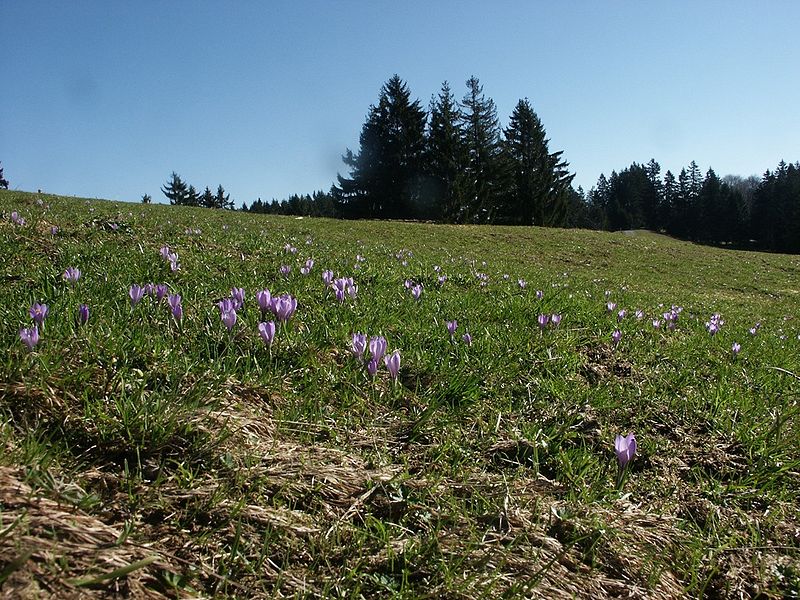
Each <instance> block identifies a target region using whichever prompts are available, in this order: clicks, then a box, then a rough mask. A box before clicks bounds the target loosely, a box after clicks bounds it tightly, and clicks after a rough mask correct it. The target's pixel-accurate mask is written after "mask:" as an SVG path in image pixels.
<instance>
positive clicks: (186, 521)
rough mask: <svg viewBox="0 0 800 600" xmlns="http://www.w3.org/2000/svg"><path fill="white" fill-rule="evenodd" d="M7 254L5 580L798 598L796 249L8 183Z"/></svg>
mask: <svg viewBox="0 0 800 600" xmlns="http://www.w3.org/2000/svg"><path fill="white" fill-rule="evenodd" d="M12 213H13V214H12ZM0 253H2V256H3V260H2V261H0V317H2V318H0V351H1V352H0V357H1V358H0V361H2V362H0V444H2V445H1V446H0V447H1V448H2V455H1V456H0V586H2V591H3V593H4V594H8V595H10V596H12V597H13V596H22V597H34V598H39V597H58V598H69V597H89V598H91V597H106V596H115V595H120V596H133V597H194V596H202V597H209V596H215V597H242V598H245V597H265V598H283V597H297V598H305V597H325V598H362V597H363V598H368V597H396V598H439V597H449V598H476V597H487V598H495V597H508V598H512V597H543V598H553V597H577V598H602V597H612V596H613V597H652V598H674V597H681V596H684V595H685V596H693V597H697V596H705V597H709V598H740V597H747V596H756V595H759V594H760V595H761V597H764V598H779V597H797V596H798V594H800V554H799V553H798V550H800V509H799V508H798V502H797V498H798V496H799V495H800V446H799V445H798V439H799V434H800V416H799V415H798V392H800V365H798V349H799V348H800V340H799V339H798V336H800V323H798V321H797V318H796V317H797V315H798V308H799V307H800V299H799V298H798V281H800V257H794V256H784V255H767V254H758V253H745V252H736V251H725V250H718V249H713V248H706V247H698V246H694V245H691V244H687V243H683V242H678V241H675V240H671V239H669V238H666V237H662V236H659V235H655V234H651V233H647V232H625V233H613V234H609V233H600V232H589V231H565V230H554V229H537V228H501V227H467V226H442V225H425V224H411V223H385V222H381V223H376V222H338V221H328V220H311V219H293V218H287V217H274V216H264V215H249V214H239V213H231V212H222V211H211V210H205V209H189V208H182V207H167V206H142V205H135V204H122V203H112V202H103V201H86V200H82V199H75V198H64V197H57V196H47V195H41V196H39V195H36V194H26V193H19V192H0ZM309 259H312V260H313V264H312V263H311V262H308V260H309ZM70 268H74V269H78V270H79V271H80V275H79V276H77V273H76V272H75V271H70V272H69V273H67V270H68V269H70ZM301 269H302V270H307V271H308V273H303V272H302V271H301ZM325 271H331V272H332V273H331V274H330V276H332V277H334V278H350V277H351V278H352V284H350V283H343V282H340V283H339V285H341V287H342V290H343V294H342V296H343V297H342V298H337V296H336V293H335V287H334V284H331V285H327V284H326V283H325V282H324V281H323V274H324V272H325ZM65 275H66V276H65ZM70 279H72V281H70ZM148 284H150V285H149V286H148ZM159 284H163V286H164V287H156V286H157V285H159ZM134 285H136V286H141V287H142V290H143V295H142V297H141V299H138V300H137V294H136V293H135V292H136V288H134V289H133V290H132V289H131V287H132V286H134ZM145 286H147V287H145ZM417 286H419V287H417ZM234 288H241V289H243V290H244V298H243V302H242V303H241V306H238V302H237V301H236V300H235V299H234V300H227V299H229V298H230V297H231V296H232V295H234V296H235V290H234V291H232V290H233V289H234ZM265 289H266V290H269V291H270V292H271V296H273V297H276V296H280V295H283V294H287V295H290V296H291V297H292V298H294V299H295V300H296V302H297V305H296V312H294V314H293V315H292V316H291V317H290V318H288V320H286V321H285V322H281V321H280V320H279V319H278V318H277V317H276V316H275V314H274V312H273V311H272V310H271V309H270V308H269V307H265V310H263V311H262V309H261V308H260V306H259V302H258V298H257V293H258V292H260V291H263V290H265ZM161 294H163V297H161V298H159V295H161ZM132 295H133V297H132ZM176 295H179V296H180V302H178V301H177V300H176ZM415 295H417V296H418V297H415ZM170 298H172V304H170V303H169V302H168V300H169V299H170ZM264 299H265V296H263V295H262V296H261V300H262V301H263V300H264ZM281 302H282V303H283V304H282V305H281V306H282V308H281V307H278V308H276V310H277V311H278V313H279V314H280V315H281V316H285V314H284V312H285V311H284V312H281V311H282V310H284V309H286V308H287V307H290V306H291V301H290V299H289V297H288V296H287V297H285V298H284V299H283V300H282V301H281ZM36 304H38V305H39V306H38V308H37V307H36V306H34V305H36ZM43 304H46V305H47V310H46V312H47V315H46V317H45V318H44V320H43V321H42V324H41V325H40V326H38V327H37V328H36V332H35V334H34V332H33V331H32V328H33V326H34V323H35V320H34V317H37V318H40V317H39V315H41V314H42V313H43V312H44V308H42V306H41V305H43ZM177 304H180V309H179V310H176V309H175V306H176V305H177ZM81 305H84V306H85V308H83V309H82V310H83V312H81V309H80V307H81ZM220 305H222V307H223V309H224V310H223V309H221V308H220ZM37 310H38V314H37ZM87 311H88V312H87ZM620 311H623V312H622V313H621V312H620ZM232 312H235V322H232V321H233V317H232V315H231V313H232ZM87 314H88V317H87ZM715 314H716V315H718V316H716V317H715V316H713V315H715ZM553 315H558V316H560V318H561V320H560V322H559V323H558V324H557V325H556V324H554V322H553V319H552V317H553ZM665 315H666V316H665ZM223 317H224V318H225V319H224V320H223ZM544 317H547V322H546V323H544V321H545V318H544ZM540 318H541V321H542V324H541V325H540ZM556 320H557V319H556ZM269 321H273V322H275V323H276V327H275V334H274V339H273V341H272V344H271V345H270V344H268V343H267V342H265V340H264V339H263V338H262V336H261V335H260V333H259V324H260V323H265V322H269ZM452 321H457V324H455V325H454V324H453V323H452ZM654 321H656V323H654ZM226 322H227V324H226ZM448 322H450V329H452V330H453V331H452V333H451V332H450V331H449V330H448ZM228 325H230V329H228ZM262 327H263V326H262ZM21 330H24V331H22V333H21ZM265 332H266V333H267V334H268V333H270V331H269V330H268V329H265ZM358 333H362V334H365V337H366V342H367V345H369V341H370V339H371V338H373V337H376V336H381V337H383V338H384V339H385V340H386V355H387V356H390V355H392V353H393V352H394V351H395V350H397V351H399V357H400V367H399V372H398V373H397V376H396V378H395V377H393V374H392V372H391V371H390V369H389V366H395V364H394V363H391V364H390V365H387V364H386V362H385V360H384V359H381V360H379V361H378V362H377V363H376V372H375V374H374V375H371V374H370V372H369V368H368V360H369V359H370V356H371V350H370V349H369V348H367V349H366V350H365V351H364V352H363V354H362V355H361V356H358V355H357V352H354V351H353V339H354V334H358ZM465 334H469V335H468V337H467V338H466V339H465V337H464V336H465ZM37 335H38V341H37V342H36V343H35V344H34V343H33V342H34V338H35V337H36V336H37ZM23 338H24V339H23ZM26 342H27V343H26ZM734 344H737V345H738V346H739V347H740V350H739V351H738V352H736V351H734V349H733V347H734ZM29 346H30V348H29ZM628 433H634V434H635V437H636V440H637V451H636V453H635V455H634V456H633V458H632V460H630V462H629V463H628V464H627V465H626V467H625V468H624V469H622V468H620V467H619V463H618V460H617V455H616V453H615V437H616V436H617V435H620V434H621V435H626V434H628Z"/></svg>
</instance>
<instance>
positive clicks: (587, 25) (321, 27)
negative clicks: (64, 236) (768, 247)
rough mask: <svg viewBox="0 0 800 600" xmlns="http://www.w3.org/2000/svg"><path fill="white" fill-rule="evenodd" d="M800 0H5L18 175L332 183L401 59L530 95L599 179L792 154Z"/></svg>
mask: <svg viewBox="0 0 800 600" xmlns="http://www.w3.org/2000/svg"><path fill="white" fill-rule="evenodd" d="M798 23H800V2H798V1H797V0H786V1H778V0H774V1H769V2H766V1H764V0H759V1H754V2H737V1H724V2H699V1H695V2H678V1H670V2H644V1H639V0H637V1H632V2H622V1H608V2H595V1H586V2H581V1H577V0H576V1H570V2H537V1H533V0H530V1H521V2H503V1H498V2H492V3H489V2H484V1H472V0H461V1H453V2H436V1H430V2H428V1H402V2H398V1H396V0H393V1H383V0H372V1H367V0H365V1H361V2H350V1H346V0H328V1H317V2H302V1H297V2H290V1H287V2H271V1H267V0H264V1H260V2H256V1H253V2H244V1H240V2H234V1H230V2H222V1H220V2H190V1H169V2H156V1H147V0H143V1H141V2H127V1H126V2H122V1H89V0H86V1H80V2H53V1H52V0H49V1H46V2H39V1H29V0H25V1H16V0H0V56H1V57H2V62H1V63H0V64H2V69H0V77H2V91H0V162H2V165H3V167H4V168H5V175H6V177H7V178H8V179H9V180H10V182H11V188H12V189H21V190H36V189H38V188H41V189H42V190H43V191H47V192H51V193H57V194H67V195H78V196H87V197H98V198H111V199H118V200H131V201H138V200H139V199H140V198H141V196H142V194H145V193H149V194H150V195H151V196H152V197H153V198H154V200H157V201H165V199H164V196H163V195H162V194H161V192H160V190H159V188H160V186H161V185H162V184H164V183H165V182H166V180H167V179H168V177H169V175H170V173H171V172H172V171H177V172H178V173H179V174H180V175H181V176H182V177H183V178H184V180H186V181H188V182H189V183H192V184H194V185H195V186H196V187H197V188H199V189H202V188H203V187H205V186H206V185H208V186H209V187H211V188H212V189H215V188H216V186H217V185H218V184H222V185H223V186H224V187H225V188H226V190H227V191H229V192H230V193H231V195H232V197H233V198H234V199H235V200H236V203H237V206H238V205H240V204H241V201H242V200H244V201H246V202H248V204H249V203H250V202H251V201H252V200H254V199H255V198H257V197H261V198H262V199H264V200H269V199H272V198H273V197H276V198H284V197H286V196H288V195H289V194H291V193H307V192H312V191H314V190H317V189H323V190H327V189H328V188H329V187H330V185H331V183H332V182H333V181H334V180H335V176H336V173H337V172H342V173H346V167H345V166H344V165H343V163H342V162H341V155H342V153H343V152H344V150H345V148H347V147H350V148H352V149H354V150H357V149H358V135H359V132H360V130H361V126H362V124H363V123H364V118H365V116H366V114H367V110H368V108H369V105H370V104H372V103H374V102H376V101H377V98H378V92H379V90H380V87H381V85H382V84H383V83H384V82H385V81H386V80H387V79H389V77H391V76H392V75H393V74H394V73H397V74H398V75H400V77H402V78H403V79H404V80H405V81H406V82H407V83H408V85H409V87H410V88H411V91H412V94H413V95H414V96H415V97H416V98H419V99H420V100H421V101H422V103H423V105H424V106H427V104H428V101H429V99H430V97H431V96H432V95H433V94H435V93H436V92H437V91H438V90H439V88H440V86H441V83H442V82H443V81H444V80H448V81H449V82H450V84H451V87H452V88H453V90H454V92H455V93H456V96H457V97H458V98H461V97H462V96H463V94H464V91H465V86H464V82H465V81H466V79H467V78H469V76H470V75H473V74H474V75H476V76H477V77H478V78H479V79H480V80H481V83H482V84H483V86H484V92H485V93H486V94H487V95H488V96H490V97H491V98H493V99H494V101H495V103H496V104H497V108H498V114H499V116H500V119H501V123H502V125H503V126H505V125H506V124H507V120H508V115H509V114H510V112H511V110H512V109H513V107H514V105H515V104H516V102H517V100H518V99H519V98H523V97H527V98H529V99H530V101H531V103H532V105H533V108H534V110H536V112H537V113H538V115H539V117H540V118H541V120H542V122H543V124H544V126H545V128H546V130H547V133H548V136H549V138H550V140H551V142H550V149H551V151H552V150H563V151H564V157H565V158H566V159H567V160H568V161H569V162H570V168H571V169H572V170H573V171H574V172H575V173H576V178H575V185H582V186H584V187H585V188H587V189H588V188H589V187H591V186H592V185H594V184H595V183H596V181H597V178H598V176H599V175H600V173H601V172H604V173H606V174H609V173H610V172H611V171H612V170H620V169H623V168H625V167H626V166H628V165H629V164H630V163H631V162H633V161H637V162H646V161H648V160H649V159H650V158H656V160H658V161H659V162H660V163H661V165H662V169H663V170H666V169H672V170H673V171H675V172H677V171H679V170H680V168H681V167H682V166H685V165H687V164H688V163H689V161H691V160H695V161H697V163H698V164H699V165H700V167H701V168H702V169H703V170H705V169H707V168H708V167H709V166H711V167H713V168H714V169H715V170H716V171H717V173H718V174H719V175H726V174H738V175H743V176H747V175H752V174H757V175H760V174H762V173H763V172H764V171H765V170H766V169H773V168H774V167H775V166H776V165H777V163H778V161H779V160H781V159H785V160H787V161H790V162H795V161H798V160H800V67H798V65H799V64H800V62H798V59H800V35H798Z"/></svg>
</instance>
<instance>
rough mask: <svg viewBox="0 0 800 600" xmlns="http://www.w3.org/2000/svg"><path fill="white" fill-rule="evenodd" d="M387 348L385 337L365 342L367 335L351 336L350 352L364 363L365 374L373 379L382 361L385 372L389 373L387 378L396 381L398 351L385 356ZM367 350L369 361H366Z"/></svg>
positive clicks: (398, 369) (398, 364) (398, 366)
mask: <svg viewBox="0 0 800 600" xmlns="http://www.w3.org/2000/svg"><path fill="white" fill-rule="evenodd" d="M387 346H388V345H387V343H386V338H385V337H383V336H381V335H376V336H373V337H371V338H370V339H369V342H367V335H366V334H365V333H360V332H359V333H354V334H353V339H352V342H351V344H350V350H351V351H352V353H353V354H354V355H355V356H356V357H357V358H358V359H359V360H361V361H365V362H366V369H367V373H369V375H370V376H371V377H375V375H376V374H377V372H378V366H379V365H380V362H381V360H383V363H384V365H385V366H386V370H387V371H389V376H390V377H391V378H392V379H393V380H396V379H397V375H398V373H399V372H400V351H399V350H395V351H394V352H392V353H391V354H388V355H387V354H386V349H387ZM367 349H369V355H370V357H369V360H366V352H367Z"/></svg>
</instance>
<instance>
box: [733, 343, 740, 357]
mask: <svg viewBox="0 0 800 600" xmlns="http://www.w3.org/2000/svg"><path fill="white" fill-rule="evenodd" d="M741 349H742V346H741V344H740V343H739V342H733V346H731V352H733V355H734V356H736V355H738V354H739V352H740V351H741Z"/></svg>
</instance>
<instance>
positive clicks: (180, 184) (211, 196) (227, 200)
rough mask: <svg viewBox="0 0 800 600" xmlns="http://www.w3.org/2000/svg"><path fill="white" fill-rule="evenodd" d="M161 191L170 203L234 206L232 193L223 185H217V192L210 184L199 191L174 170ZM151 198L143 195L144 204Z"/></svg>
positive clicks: (208, 206)
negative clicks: (209, 186) (211, 188)
mask: <svg viewBox="0 0 800 600" xmlns="http://www.w3.org/2000/svg"><path fill="white" fill-rule="evenodd" d="M161 191H162V192H163V193H164V195H165V196H166V197H167V199H168V200H169V203H170V204H177V205H181V206H201V207H204V208H228V209H233V208H234V202H233V200H231V195H230V194H226V193H225V188H223V187H222V186H221V185H220V186H219V187H217V192H216V193H213V192H212V191H211V190H210V189H209V188H208V186H206V189H205V190H203V192H198V191H197V190H196V189H195V187H194V186H193V185H191V184H187V183H186V182H185V181H183V179H181V177H180V175H178V174H177V173H175V171H173V172H172V175H171V176H170V179H169V181H167V183H166V184H164V185H163V186H162V187H161ZM150 202H151V198H150V196H149V195H147V194H145V195H144V196H142V203H143V204H150Z"/></svg>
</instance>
